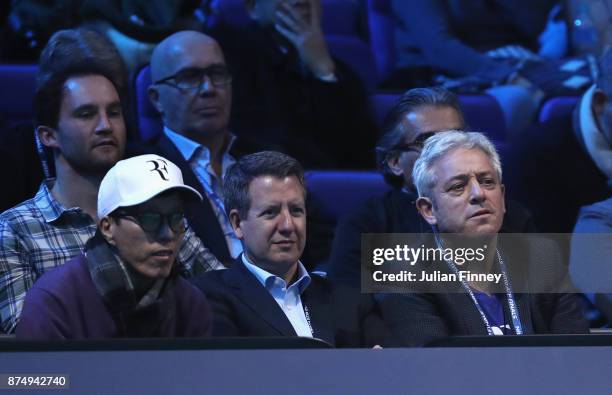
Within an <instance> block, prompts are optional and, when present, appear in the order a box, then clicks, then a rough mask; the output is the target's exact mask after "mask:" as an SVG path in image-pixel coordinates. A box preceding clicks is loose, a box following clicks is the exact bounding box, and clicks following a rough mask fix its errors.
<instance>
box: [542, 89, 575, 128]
mask: <svg viewBox="0 0 612 395" xmlns="http://www.w3.org/2000/svg"><path fill="white" fill-rule="evenodd" d="M579 101H580V96H560V97H553V98H552V99H550V100H547V101H546V103H544V105H543V106H542V109H541V110H540V117H539V121H540V123H544V122H546V121H548V120H549V119H552V118H556V117H558V116H562V115H565V114H568V113H571V112H572V111H574V108H575V107H576V104H578V102H579Z"/></svg>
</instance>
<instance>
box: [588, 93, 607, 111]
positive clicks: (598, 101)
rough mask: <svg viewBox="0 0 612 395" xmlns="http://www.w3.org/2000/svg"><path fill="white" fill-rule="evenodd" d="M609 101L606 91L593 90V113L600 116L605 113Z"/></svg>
mask: <svg viewBox="0 0 612 395" xmlns="http://www.w3.org/2000/svg"><path fill="white" fill-rule="evenodd" d="M607 101H608V96H607V95H606V94H605V93H604V91H602V90H600V89H596V90H595V92H593V101H592V102H591V109H592V110H593V114H595V115H596V116H598V117H599V116H601V115H603V113H604V108H605V107H606V103H607Z"/></svg>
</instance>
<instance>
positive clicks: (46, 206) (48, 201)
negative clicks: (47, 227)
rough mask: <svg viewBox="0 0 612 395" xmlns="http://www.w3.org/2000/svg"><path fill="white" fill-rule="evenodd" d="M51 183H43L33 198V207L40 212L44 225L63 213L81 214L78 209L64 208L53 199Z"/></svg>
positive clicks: (51, 181)
mask: <svg viewBox="0 0 612 395" xmlns="http://www.w3.org/2000/svg"><path fill="white" fill-rule="evenodd" d="M53 181H54V180H50V181H43V182H42V184H41V185H40V188H39V189H38V192H37V193H36V196H35V197H34V205H35V206H36V208H37V209H38V210H40V212H41V214H42V216H43V218H44V220H45V222H46V223H51V222H54V221H56V220H58V219H59V218H60V217H61V216H62V215H64V213H70V212H82V210H81V209H80V208H79V207H72V208H69V209H67V208H65V207H64V206H63V205H62V204H61V203H60V202H58V201H57V200H55V199H54V198H53V195H52V194H51V190H50V187H52V186H53Z"/></svg>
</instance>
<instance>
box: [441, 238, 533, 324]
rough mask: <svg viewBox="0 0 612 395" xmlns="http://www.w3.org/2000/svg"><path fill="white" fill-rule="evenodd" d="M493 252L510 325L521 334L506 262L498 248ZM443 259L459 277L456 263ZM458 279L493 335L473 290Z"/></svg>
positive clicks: (519, 320) (519, 318)
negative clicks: (503, 290)
mask: <svg viewBox="0 0 612 395" xmlns="http://www.w3.org/2000/svg"><path fill="white" fill-rule="evenodd" d="M434 235H435V238H436V244H437V245H438V248H443V244H442V240H441V239H440V235H439V234H438V233H437V232H435V233H434ZM495 254H496V257H497V261H498V263H499V269H500V271H501V274H502V278H503V280H504V288H505V291H506V300H507V301H508V309H509V310H510V316H511V318H512V327H513V328H514V333H515V334H517V335H522V334H523V325H522V324H521V317H520V316H519V312H518V309H517V307H516V301H515V299H514V294H513V292H512V283H511V282H510V278H509V277H508V273H507V272H506V264H505V263H504V261H503V259H502V257H501V254H500V253H499V250H497V249H496V250H495ZM444 261H445V262H446V264H447V265H448V267H449V268H450V270H451V271H452V272H453V273H455V275H456V276H457V278H458V279H459V278H461V276H460V275H459V269H457V265H456V264H455V263H454V262H451V261H448V260H446V259H445V260H444ZM459 281H460V282H461V286H462V287H463V289H464V290H465V291H466V292H467V293H468V295H469V296H470V298H471V299H472V302H474V305H475V306H476V309H477V310H478V313H480V317H481V318H482V321H483V322H484V324H485V327H486V328H487V334H488V335H489V336H494V333H493V328H491V324H490V323H489V320H488V319H487V316H486V314H485V312H484V310H483V309H482V306H480V303H479V302H478V299H476V295H474V291H472V289H471V288H470V286H469V285H468V283H467V282H466V281H464V280H459Z"/></svg>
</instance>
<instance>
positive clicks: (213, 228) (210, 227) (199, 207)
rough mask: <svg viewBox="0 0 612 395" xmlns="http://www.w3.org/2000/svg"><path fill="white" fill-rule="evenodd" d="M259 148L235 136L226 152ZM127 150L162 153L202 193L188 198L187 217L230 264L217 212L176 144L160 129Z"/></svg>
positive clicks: (208, 245)
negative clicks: (152, 137) (197, 198)
mask: <svg viewBox="0 0 612 395" xmlns="http://www.w3.org/2000/svg"><path fill="white" fill-rule="evenodd" d="M262 149H263V147H261V146H259V145H257V144H254V143H251V142H249V141H245V140H244V139H236V141H235V142H234V145H233V146H232V149H231V150H230V154H231V155H232V156H234V157H235V158H238V157H240V156H242V155H245V154H248V153H252V152H256V151H260V150H262ZM128 150H129V155H130V156H135V155H142V154H145V153H154V154H157V155H160V156H163V157H164V158H166V159H168V160H170V161H171V162H172V163H174V164H175V165H177V166H178V167H179V169H181V172H182V173H183V181H184V183H185V184H187V185H189V186H191V187H193V188H195V189H196V190H197V191H198V192H200V194H201V195H202V196H203V197H204V199H203V201H202V202H196V201H192V202H189V203H187V206H186V215H187V218H188V219H189V225H190V226H191V227H192V229H193V230H194V231H195V233H196V235H197V236H198V237H199V238H200V239H201V240H202V242H203V243H204V245H205V246H206V247H208V249H210V250H211V252H212V253H213V254H214V255H215V256H216V257H217V259H219V260H220V261H221V262H223V264H225V265H226V266H227V265H229V264H231V262H232V260H233V258H232V257H231V255H230V253H229V249H228V247H227V243H226V242H225V236H224V235H223V230H222V229H221V225H220V224H219V221H218V220H217V216H216V215H215V212H214V211H213V208H212V206H211V204H210V202H209V201H208V199H207V198H206V193H205V192H204V188H203V187H202V184H200V181H199V180H198V178H197V176H196V175H195V173H194V172H193V170H192V169H191V166H189V163H187V161H186V160H185V159H184V158H183V156H182V155H181V153H180V151H179V150H178V148H176V146H175V145H174V144H173V143H172V141H171V140H170V139H169V138H168V137H167V136H166V134H165V133H162V134H161V135H160V136H159V137H158V138H157V139H155V140H153V141H150V142H148V143H147V144H144V145H140V146H130V147H129V149H128Z"/></svg>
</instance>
